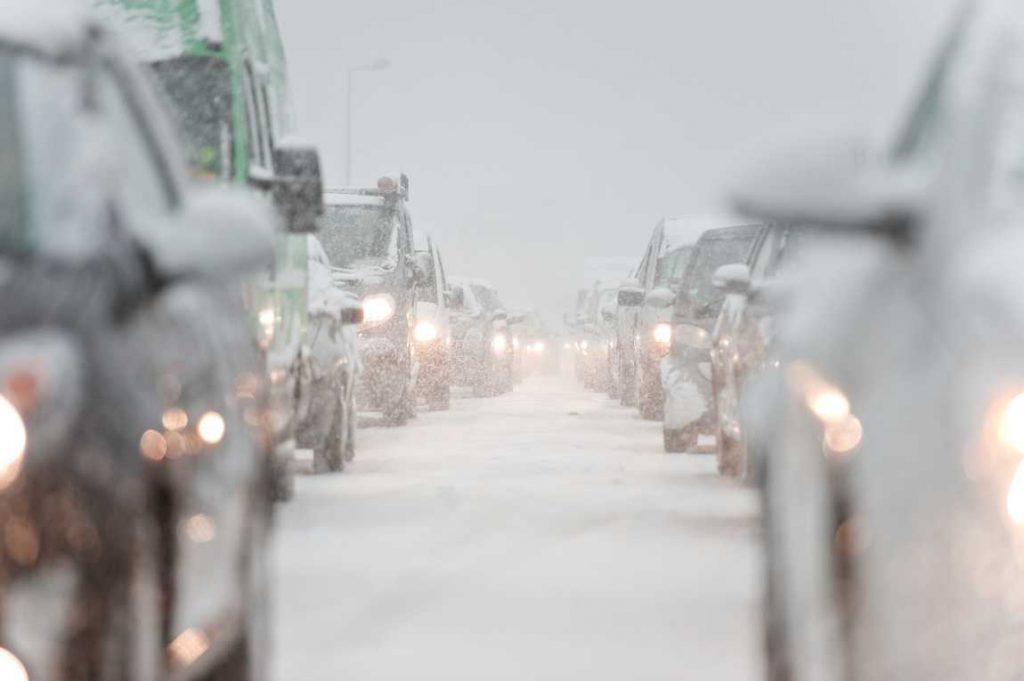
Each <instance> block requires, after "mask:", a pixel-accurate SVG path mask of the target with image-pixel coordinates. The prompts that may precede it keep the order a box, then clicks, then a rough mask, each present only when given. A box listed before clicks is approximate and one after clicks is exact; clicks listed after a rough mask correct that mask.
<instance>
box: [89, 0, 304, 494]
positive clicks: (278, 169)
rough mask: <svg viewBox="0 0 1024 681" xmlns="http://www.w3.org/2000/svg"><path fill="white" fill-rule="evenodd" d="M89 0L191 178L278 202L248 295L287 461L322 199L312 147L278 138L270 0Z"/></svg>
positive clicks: (280, 51)
mask: <svg viewBox="0 0 1024 681" xmlns="http://www.w3.org/2000/svg"><path fill="white" fill-rule="evenodd" d="M92 1H93V4H94V5H95V8H96V10H97V12H98V13H99V14H100V15H101V16H102V17H103V18H104V19H105V20H107V21H108V22H109V23H110V24H112V25H113V27H114V28H115V29H119V30H120V32H121V34H122V35H123V36H124V39H125V40H126V41H128V43H129V46H130V47H132V48H134V49H135V51H136V53H137V54H138V55H139V57H140V59H141V60H142V61H144V62H145V63H147V64H148V65H149V66H150V67H151V69H152V72H153V74H154V75H155V76H156V79H157V80H158V81H159V82H160V84H161V85H162V86H163V90H164V91H165V92H166V94H167V96H168V99H169V106H170V108H171V109H172V110H173V112H174V113H175V114H176V115H177V119H178V122H179V124H180V127H181V130H182V132H183V133H184V135H185V138H186V143H187V145H188V155H189V159H190V161H191V167H192V169H193V174H194V175H195V177H196V179H197V180H199V181H220V182H226V183H233V184H236V185H239V186H245V187H250V188H252V189H255V190H257V191H259V192H261V193H262V194H264V195H265V196H266V197H267V200H273V201H274V202H275V203H276V204H277V206H278V208H279V209H280V213H281V217H282V224H281V226H280V229H279V231H278V235H277V239H276V262H275V263H274V266H273V267H271V268H268V271H267V272H266V273H265V275H263V276H262V277H260V279H259V280H257V281H253V282H251V283H250V285H249V286H248V290H247V291H246V300H247V305H248V307H249V310H250V320H251V324H252V328H253V333H254V334H255V337H256V339H257V341H258V343H259V345H260V347H261V348H262V350H263V351H264V354H265V357H266V379H267V384H268V385H269V389H268V391H267V393H268V397H269V408H268V410H267V414H266V417H265V420H264V423H265V424H266V429H267V434H268V439H269V440H270V442H268V444H270V445H272V446H273V447H274V449H275V451H276V452H277V454H278V456H277V457H276V459H275V460H276V461H278V462H279V463H286V462H287V461H288V460H290V457H291V449H292V448H293V447H294V438H293V433H294V424H295V422H296V420H297V417H299V416H300V415H301V413H302V411H303V409H305V406H304V405H305V404H307V399H308V389H307V387H308V386H306V385H305V384H304V383H305V380H304V376H305V375H306V374H307V372H306V371H305V370H304V366H305V357H304V353H305V351H304V347H303V344H304V339H305V334H306V328H307V325H308V310H307V304H308V302H307V301H308V253H307V239H306V237H305V234H307V233H309V232H313V231H315V230H316V220H317V217H318V216H319V215H320V214H321V213H322V212H323V200H322V191H321V189H322V184H321V182H320V164H319V156H318V155H317V153H316V151H315V149H313V148H312V147H309V146H308V145H304V144H302V143H301V142H298V141H294V140H293V141H289V140H288V139H287V138H286V137H285V133H286V131H287V130H289V128H290V120H289V115H288V111H289V107H288V88H287V76H286V62H285V54H284V46H283V43H282V41H281V36H280V32H279V30H278V27H277V20H276V16H275V13H274V6H273V0H92ZM211 245H213V244H211ZM279 492H280V493H283V495H285V496H287V493H288V492H287V489H285V490H279Z"/></svg>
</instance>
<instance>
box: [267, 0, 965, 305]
mask: <svg viewBox="0 0 1024 681" xmlns="http://www.w3.org/2000/svg"><path fill="white" fill-rule="evenodd" d="M955 4H957V3H955V2H954V0H856V1H855V2H823V1H822V0H768V1H766V0H700V1H698V0H674V1H671V2H670V1H667V0H666V1H655V0H633V1H632V2H629V3H609V4H608V5H605V6H601V3H595V2H593V1H592V0H542V1H539V0H471V1H469V0H448V1H445V0H435V1H433V2H424V1H423V0H386V1H383V2H330V1H325V0H278V2H277V11H278V18H279V21H280V23H281V27H282V30H283V32H284V40H285V47H286V50H287V53H288V59H289V67H290V73H291V85H292V95H293V100H294V102H295V106H296V111H295V112H294V113H295V119H296V120H295V122H296V128H297V130H298V132H299V133H300V134H302V135H303V136H304V137H306V138H308V139H310V140H311V141H313V142H315V143H317V144H318V145H319V146H320V148H321V151H322V153H323V154H324V164H325V173H326V181H327V183H328V186H342V185H343V184H344V172H345V110H346V103H345V97H346V78H347V73H348V69H350V68H352V67H354V66H360V65H364V64H368V63H371V62H373V61H375V60H376V59H378V58H381V57H384V58H387V59H389V60H390V61H391V64H392V65H391V68H390V69H389V70H386V71H378V72H368V73H357V74H356V76H355V79H356V80H355V97H354V116H353V120H354V145H353V147H354V149H353V184H357V185H362V186H365V185H373V184H375V182H376V178H377V177H378V176H380V175H381V174H383V173H386V172H390V171H397V170H401V171H404V172H406V173H408V174H409V176H410V181H411V202H410V206H411V209H412V212H413V219H414V222H415V225H416V228H417V229H419V230H425V231H429V232H431V233H433V234H434V236H435V237H436V239H437V241H438V242H439V243H440V245H441V248H442V250H443V253H444V256H445V258H446V261H447V263H446V264H447V269H448V274H449V276H451V275H453V274H459V275H472V276H481V277H487V278H490V279H492V280H494V282H495V283H496V284H497V285H498V287H499V290H500V291H501V292H502V294H503V297H504V298H505V302H506V304H509V305H510V306H518V305H525V304H531V305H533V306H536V307H539V308H540V309H541V310H542V311H543V312H544V314H545V318H546V319H547V321H548V322H549V323H555V322H557V321H558V317H559V316H560V315H561V313H562V311H564V310H566V309H568V308H569V306H570V305H571V304H572V301H573V299H574V290H575V289H576V288H578V286H579V285H580V281H581V278H582V266H583V261H584V259H585V258H586V257H587V256H604V255H630V256H636V258H637V259H638V260H639V257H640V255H641V252H642V249H643V247H644V245H645V243H646V239H647V237H648V236H649V233H650V231H651V229H652V228H653V226H654V224H655V223H656V222H657V220H658V219H659V218H660V217H662V216H663V215H666V214H669V215H679V214H686V213H693V212H697V213H707V212H718V211H719V210H720V209H721V206H722V197H723V193H724V192H725V191H727V189H728V187H729V183H730V178H731V177H732V176H733V175H734V174H735V173H736V171H737V170H739V171H741V172H742V171H744V170H745V169H746V168H747V167H749V166H750V164H751V160H752V159H753V160H756V159H758V158H761V157H763V156H764V154H765V152H766V150H771V149H772V148H776V147H779V146H785V143H786V142H787V141H791V140H793V139H794V137H795V138H796V139H797V140H799V136H800V131H801V130H802V129H805V128H811V127H815V128H818V127H820V125H819V122H820V121H822V120H831V119H836V120H839V121H841V122H842V121H845V122H848V123H851V124H855V125H860V126H861V127H863V128H864V129H866V130H870V131H874V132H876V133H885V132H887V131H888V128H889V127H890V126H891V124H892V122H893V118H894V117H895V116H897V115H899V113H901V111H902V110H903V109H904V108H905V107H906V103H907V97H908V96H909V94H910V88H911V87H913V86H914V85H915V82H916V81H917V79H918V77H919V75H920V73H919V71H920V69H921V68H922V67H923V66H924V65H925V63H926V60H927V59H928V58H929V57H930V56H931V54H932V52H933V51H934V49H935V46H936V40H937V38H938V37H939V36H940V35H941V31H942V30H944V28H945V26H946V25H947V24H948V20H949V17H950V15H951V10H952V9H953V8H954V6H955Z"/></svg>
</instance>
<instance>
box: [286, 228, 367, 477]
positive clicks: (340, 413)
mask: <svg viewBox="0 0 1024 681" xmlns="http://www.w3.org/2000/svg"><path fill="white" fill-rule="evenodd" d="M307 238H308V239H309V246H308V249H307V250H308V252H309V316H310V322H309V332H308V339H307V346H308V352H309V366H310V369H309V370H310V373H311V376H310V381H309V383H310V392H311V394H310V399H309V402H310V405H309V409H308V412H307V413H306V415H305V418H304V419H303V420H302V421H301V422H300V423H299V429H298V444H299V446H300V447H305V448H308V449H312V450H313V470H314V472H316V473H325V472H327V471H340V470H343V469H344V468H345V464H346V463H348V462H349V461H352V460H353V459H354V458H355V456H356V418H357V414H356V382H357V381H358V379H359V371H360V360H359V339H358V338H357V337H356V332H355V325H358V324H362V322H363V308H362V305H361V303H360V301H359V299H358V298H356V297H355V296H353V295H352V294H351V293H348V292H347V291H343V290H342V289H340V288H338V287H337V286H336V285H335V283H334V276H333V274H332V271H331V261H330V260H329V259H328V257H327V253H325V252H324V249H323V246H322V245H321V244H320V241H319V239H317V238H316V237H315V236H312V235H310V236H309V237H307Z"/></svg>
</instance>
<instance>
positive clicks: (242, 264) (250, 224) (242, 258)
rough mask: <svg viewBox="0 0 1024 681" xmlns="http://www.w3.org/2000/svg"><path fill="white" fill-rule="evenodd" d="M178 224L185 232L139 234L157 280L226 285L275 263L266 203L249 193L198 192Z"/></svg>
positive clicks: (230, 190)
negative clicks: (195, 279)
mask: <svg viewBox="0 0 1024 681" xmlns="http://www.w3.org/2000/svg"><path fill="white" fill-rule="evenodd" d="M180 219H181V220H182V222H183V223H187V224H188V227H189V228H188V229H179V230H169V229H159V230H157V229H147V230H139V232H138V236H137V238H138V239H139V243H140V244H141V245H142V247H143V248H144V249H145V250H146V254H147V255H148V256H149V258H150V262H151V263H152V265H153V268H154V270H155V272H156V274H157V276H159V277H160V278H161V279H165V280H168V281H174V280H178V279H186V278H190V277H201V278H207V279H216V280H222V281H227V280H229V279H233V278H235V277H238V276H241V275H244V274H248V273H254V272H257V271H259V270H260V269H262V268H265V267H268V266H269V265H270V264H271V263H273V261H274V229H275V228H274V225H275V221H274V218H273V215H271V213H270V211H269V210H268V209H267V206H266V204H265V202H262V201H260V200H259V198H258V197H256V196H254V195H253V194H252V193H250V192H249V191H247V190H244V189H235V188H229V187H216V188H209V187H205V188H201V189H196V190H194V191H192V192H190V193H189V195H188V196H187V198H186V202H185V205H184V207H183V209H182V211H181V214H180ZM210 244H216V247H215V248H211V247H210Z"/></svg>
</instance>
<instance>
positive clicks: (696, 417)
mask: <svg viewBox="0 0 1024 681" xmlns="http://www.w3.org/2000/svg"><path fill="white" fill-rule="evenodd" d="M762 229H763V228H762V227H761V226H760V225H750V226H739V227H727V228H723V229H714V230H710V231H708V232H706V233H705V234H704V235H703V236H701V238H700V240H699V241H697V245H696V246H695V247H694V249H693V253H692V255H691V257H690V260H689V264H688V265H687V267H686V270H685V272H684V273H683V276H682V279H681V284H680V287H679V294H678V296H677V298H676V302H675V308H674V311H673V316H672V326H671V327H669V334H670V339H669V340H670V343H671V351H670V352H669V353H668V355H667V356H666V357H665V359H664V361H663V362H662V364H661V380H662V385H663V386H664V391H665V421H664V426H663V433H664V440H665V451H667V452H685V451H688V450H689V449H690V448H691V447H693V446H694V445H695V444H697V441H698V438H699V436H700V435H712V434H714V413H713V411H712V409H711V407H712V394H711V364H710V362H711V357H710V349H711V330H712V327H713V326H714V323H715V321H716V320H717V318H718V314H719V312H720V311H721V308H722V302H723V300H724V297H725V296H724V294H723V293H722V292H721V291H720V290H718V289H717V288H716V287H715V284H714V281H713V275H714V273H715V272H716V271H717V270H718V269H719V268H720V267H722V266H723V265H729V264H735V263H738V264H745V263H746V262H747V258H748V257H749V255H750V251H751V248H752V247H753V245H754V241H755V240H756V239H757V237H758V234H759V233H760V232H761V230H762Z"/></svg>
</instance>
